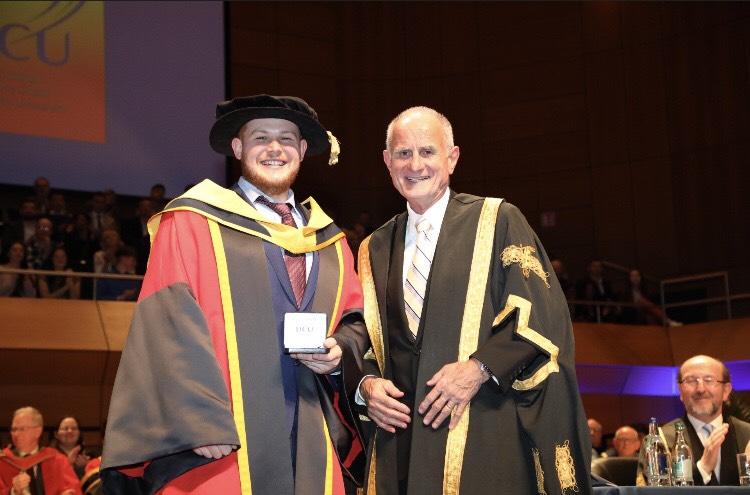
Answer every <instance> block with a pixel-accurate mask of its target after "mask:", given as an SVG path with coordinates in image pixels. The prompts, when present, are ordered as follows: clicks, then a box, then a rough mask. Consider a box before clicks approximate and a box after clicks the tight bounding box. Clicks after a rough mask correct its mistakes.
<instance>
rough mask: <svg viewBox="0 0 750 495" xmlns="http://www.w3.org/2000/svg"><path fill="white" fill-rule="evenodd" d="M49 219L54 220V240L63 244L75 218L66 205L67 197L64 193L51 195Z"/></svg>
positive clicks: (48, 210) (48, 211)
mask: <svg viewBox="0 0 750 495" xmlns="http://www.w3.org/2000/svg"><path fill="white" fill-rule="evenodd" d="M47 217H48V218H49V219H50V220H52V224H53V225H54V229H53V231H52V239H53V240H54V241H59V242H62V241H63V240H64V238H65V233H66V232H67V231H68V228H69V227H70V224H71V222H72V221H73V216H72V215H71V214H70V212H69V211H68V209H67V207H66V205H65V195H63V194H62V193H52V194H50V197H49V208H48V209H47Z"/></svg>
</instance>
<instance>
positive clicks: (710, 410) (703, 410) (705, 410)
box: [688, 395, 721, 417]
mask: <svg viewBox="0 0 750 495" xmlns="http://www.w3.org/2000/svg"><path fill="white" fill-rule="evenodd" d="M691 399H692V401H691V404H690V408H689V411H688V412H689V413H690V414H691V415H692V416H696V417H698V416H714V415H715V414H716V413H718V412H719V407H720V405H721V404H720V403H719V404H717V403H716V401H715V400H714V397H713V396H708V395H704V396H702V397H699V399H708V400H710V401H711V403H710V404H707V405H704V404H701V405H700V406H699V405H698V404H697V400H696V399H695V398H693V397H691Z"/></svg>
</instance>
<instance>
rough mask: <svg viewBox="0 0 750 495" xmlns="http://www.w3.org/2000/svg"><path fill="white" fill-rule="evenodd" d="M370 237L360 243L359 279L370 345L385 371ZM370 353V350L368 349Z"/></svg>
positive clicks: (381, 368) (379, 366)
mask: <svg viewBox="0 0 750 495" xmlns="http://www.w3.org/2000/svg"><path fill="white" fill-rule="evenodd" d="M370 237H371V236H367V237H366V238H365V240H364V241H362V244H360V245H359V254H358V255H357V265H358V271H359V279H360V280H361V281H362V296H363V297H364V300H365V325H367V333H368V334H369V335H370V345H371V346H372V351H373V353H375V359H376V360H377V362H378V368H380V373H381V374H382V373H385V358H384V355H383V325H382V324H381V323H380V308H379V307H378V296H377V293H376V292H375V280H374V279H373V278H372V265H371V264H370ZM368 353H369V351H368Z"/></svg>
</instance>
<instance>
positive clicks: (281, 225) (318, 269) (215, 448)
mask: <svg viewBox="0 0 750 495" xmlns="http://www.w3.org/2000/svg"><path fill="white" fill-rule="evenodd" d="M329 136H330V137H329ZM329 139H331V144H329ZM210 142H211V146H212V147H213V149H214V150H216V151H217V152H219V153H222V154H226V155H229V156H234V157H235V158H237V159H238V160H240V162H241V164H242V177H241V178H240V180H239V182H238V183H237V184H235V185H234V186H233V187H232V188H231V189H225V188H223V187H220V186H218V185H216V184H214V183H213V182H211V181H208V180H206V181H203V182H202V183H200V184H198V185H196V186H195V187H193V188H192V189H190V190H188V191H186V192H185V194H183V195H182V196H180V197H178V198H176V199H174V200H173V201H171V202H170V203H169V204H168V205H167V206H166V207H165V208H164V210H163V211H161V212H160V213H159V214H157V215H156V216H155V217H153V218H152V219H151V220H150V222H149V230H150V232H151V234H152V239H153V245H152V250H151V255H150V259H149V263H148V268H147V272H146V276H145V279H144V283H143V289H142V290H141V293H140V296H139V300H138V304H137V306H136V310H135V315H134V318H133V323H132V326H131V329H130V334H129V336H128V341H127V344H126V346H125V349H124V351H123V356H122V360H121V362H120V367H119V370H118V373H117V378H116V380H115V386H114V391H113V394H112V402H111V406H110V412H109V417H108V420H107V431H106V435H105V443H104V453H103V459H102V473H101V477H102V480H103V483H104V486H105V488H106V491H107V493H128V494H132V493H154V492H156V491H158V490H161V491H160V493H163V494H175V493H193V494H217V493H221V494H229V495H231V494H240V493H242V494H250V493H253V494H261V495H263V494H269V495H270V494H286V495H304V494H310V495H319V494H324V493H325V494H342V493H344V478H345V477H349V476H350V475H351V472H354V471H356V469H357V465H358V462H359V463H360V464H361V461H360V459H361V457H362V456H359V453H361V450H362V449H361V444H360V443H359V441H358V435H357V433H356V430H355V429H353V426H352V424H351V423H353V420H352V418H351V417H350V416H351V413H350V411H348V409H347V407H346V402H345V401H339V400H338V397H339V395H338V394H337V382H339V381H340V380H341V378H342V377H340V376H331V375H330V374H331V373H334V374H336V373H338V371H337V369H338V364H339V360H340V356H341V349H340V348H339V347H338V345H336V341H335V340H334V339H332V338H330V335H332V334H333V333H334V332H336V331H337V330H338V329H340V328H342V327H347V326H349V327H351V326H355V327H356V326H361V325H362V321H363V319H362V311H361V309H360V308H361V307H362V297H361V288H360V285H359V282H358V280H357V277H356V275H355V273H354V270H353V259H352V254H351V251H350V250H349V247H348V246H347V244H346V241H345V239H344V234H343V233H342V232H341V230H340V229H339V228H338V227H336V226H335V225H334V224H333V222H332V220H331V219H330V218H329V217H328V216H327V215H326V214H325V213H324V212H323V211H322V210H321V208H320V207H319V206H318V205H317V203H316V202H315V201H314V200H313V199H312V198H310V199H308V200H306V201H304V202H301V203H299V202H298V201H297V200H296V199H295V196H294V193H293V192H292V190H291V189H290V187H291V185H292V183H293V182H294V179H295V177H296V175H297V172H298V171H299V168H300V163H301V161H302V159H303V158H304V157H305V156H309V155H315V154H320V153H323V152H326V151H328V150H329V146H332V148H333V149H332V153H331V155H332V157H333V155H337V152H338V145H337V143H336V142H335V138H333V137H332V135H331V134H330V133H326V131H325V129H324V128H323V127H322V125H321V124H320V122H319V121H318V118H317V114H316V113H315V111H314V110H313V109H312V108H311V107H310V106H309V105H308V104H307V103H306V102H304V101H303V100H301V99H299V98H295V97H274V96H268V95H255V96H249V97H240V98H235V99H233V100H231V101H227V102H224V103H220V104H219V105H218V107H217V120H216V122H215V123H214V125H213V128H212V129H211V133H210ZM333 161H335V160H333ZM297 313H318V314H319V315H322V316H323V324H322V327H321V328H316V331H322V334H321V335H322V337H321V344H320V347H321V348H323V349H322V350H324V351H325V350H327V351H328V352H327V353H320V354H313V353H305V354H287V353H285V341H284V339H285V334H284V332H285V328H284V321H285V318H289V317H292V318H297V316H295V315H296V314H297ZM319 326H320V325H319ZM326 336H328V337H327V338H326ZM323 339H325V340H324V341H323Z"/></svg>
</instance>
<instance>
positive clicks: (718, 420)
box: [687, 414, 724, 440]
mask: <svg viewBox="0 0 750 495" xmlns="http://www.w3.org/2000/svg"><path fill="white" fill-rule="evenodd" d="M687 417H688V421H690V424H691V425H693V428H695V431H696V432H697V433H698V437H699V438H700V439H701V440H702V439H703V436H704V435H705V430H704V429H703V426H704V425H711V426H713V429H714V430H715V429H716V428H718V427H719V426H721V424H722V422H723V421H724V418H723V417H722V415H721V414H719V415H718V416H716V417H715V418H714V419H712V420H711V421H709V422H708V423H704V422H703V421H701V420H700V419H698V418H696V417H694V416H691V415H690V414H688V415H687Z"/></svg>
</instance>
